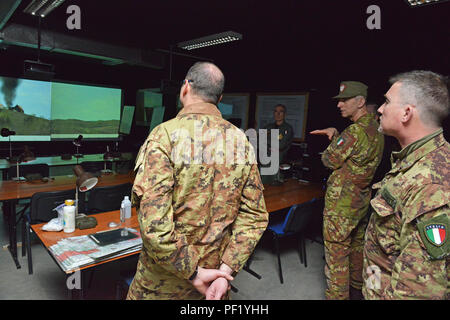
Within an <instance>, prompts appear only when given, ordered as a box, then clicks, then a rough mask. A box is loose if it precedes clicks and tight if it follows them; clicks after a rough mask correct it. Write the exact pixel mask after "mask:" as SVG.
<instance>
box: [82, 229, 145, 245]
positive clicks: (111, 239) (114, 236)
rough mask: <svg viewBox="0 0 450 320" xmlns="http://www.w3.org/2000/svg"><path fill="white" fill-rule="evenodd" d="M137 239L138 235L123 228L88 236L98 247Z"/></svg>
mask: <svg viewBox="0 0 450 320" xmlns="http://www.w3.org/2000/svg"><path fill="white" fill-rule="evenodd" d="M138 237H139V236H138V235H136V234H134V233H132V232H130V231H128V230H126V229H124V228H120V229H114V230H109V231H103V232H97V233H92V234H90V235H89V238H91V239H92V240H94V242H95V243H96V244H98V245H99V246H106V245H108V244H113V243H117V242H121V241H125V240H131V239H135V238H138Z"/></svg>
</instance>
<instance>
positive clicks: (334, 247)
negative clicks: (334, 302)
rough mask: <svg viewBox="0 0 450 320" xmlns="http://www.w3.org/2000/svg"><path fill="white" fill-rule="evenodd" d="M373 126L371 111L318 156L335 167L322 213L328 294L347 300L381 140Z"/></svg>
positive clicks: (356, 275)
mask: <svg viewBox="0 0 450 320" xmlns="http://www.w3.org/2000/svg"><path fill="white" fill-rule="evenodd" d="M377 129H378V123H377V121H376V120H375V117H374V115H373V114H366V115H364V116H362V117H360V118H359V119H358V120H357V121H356V122H355V123H353V124H351V125H350V126H348V127H347V128H346V129H345V130H344V131H343V132H342V133H341V135H339V136H338V137H334V138H333V140H332V141H331V143H330V145H329V146H328V148H327V149H326V150H325V152H324V153H323V155H322V162H323V164H324V165H325V166H326V167H328V168H330V169H333V170H334V171H333V173H332V174H331V175H330V177H329V178H328V182H327V192H326V195H325V209H324V213H323V214H324V222H323V223H324V225H323V237H324V246H325V260H326V265H325V276H326V278H327V285H328V288H327V290H326V292H325V296H326V298H327V299H348V298H349V285H350V281H351V286H352V287H354V288H356V289H361V287H362V250H363V245H364V244H363V238H364V231H365V227H366V225H367V220H366V218H365V217H366V214H367V209H368V207H369V201H370V195H371V190H370V183H371V181H372V178H373V175H374V173H375V170H376V168H377V166H378V164H379V163H380V161H381V156H382V152H383V145H384V137H383V135H382V134H381V133H379V132H378V130H377ZM350 278H351V279H350Z"/></svg>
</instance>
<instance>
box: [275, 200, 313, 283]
mask: <svg viewBox="0 0 450 320" xmlns="http://www.w3.org/2000/svg"><path fill="white" fill-rule="evenodd" d="M316 201H317V200H316V199H312V200H311V201H308V202H305V203H302V204H296V205H293V206H292V207H291V208H289V211H288V213H287V214H286V216H285V218H284V220H283V221H281V222H274V223H270V222H269V225H268V226H267V230H268V231H270V232H271V234H272V237H273V240H274V242H275V250H276V252H277V256H278V269H279V275H280V282H281V283H283V271H282V268H281V259H280V247H279V239H280V238H284V237H287V236H294V235H295V236H297V237H298V252H299V256H300V262H301V263H303V264H304V265H305V268H306V267H307V261H306V249H305V235H304V234H303V233H304V231H306V227H308V223H309V221H310V218H311V216H312V214H313V213H314V203H315V202H316Z"/></svg>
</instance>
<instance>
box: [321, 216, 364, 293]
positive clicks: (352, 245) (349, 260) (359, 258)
mask: <svg viewBox="0 0 450 320" xmlns="http://www.w3.org/2000/svg"><path fill="white" fill-rule="evenodd" d="M367 223H368V221H367V218H366V217H365V218H363V219H361V220H359V221H358V220H356V221H355V219H350V218H347V217H341V216H335V215H324V219H323V240H324V247H325V261H326V265H325V277H326V280H327V289H326V291H325V297H326V299H328V300H330V299H333V300H348V299H349V290H350V285H351V286H352V287H353V288H355V289H359V290H361V288H362V284H363V279H362V265H363V249H364V234H365V231H366V227H367Z"/></svg>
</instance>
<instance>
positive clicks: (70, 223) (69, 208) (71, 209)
mask: <svg viewBox="0 0 450 320" xmlns="http://www.w3.org/2000/svg"><path fill="white" fill-rule="evenodd" d="M64 203H65V206H64V208H63V217H64V232H65V233H71V232H74V231H75V206H74V205H73V204H74V201H73V200H66V201H65V202H64Z"/></svg>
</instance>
